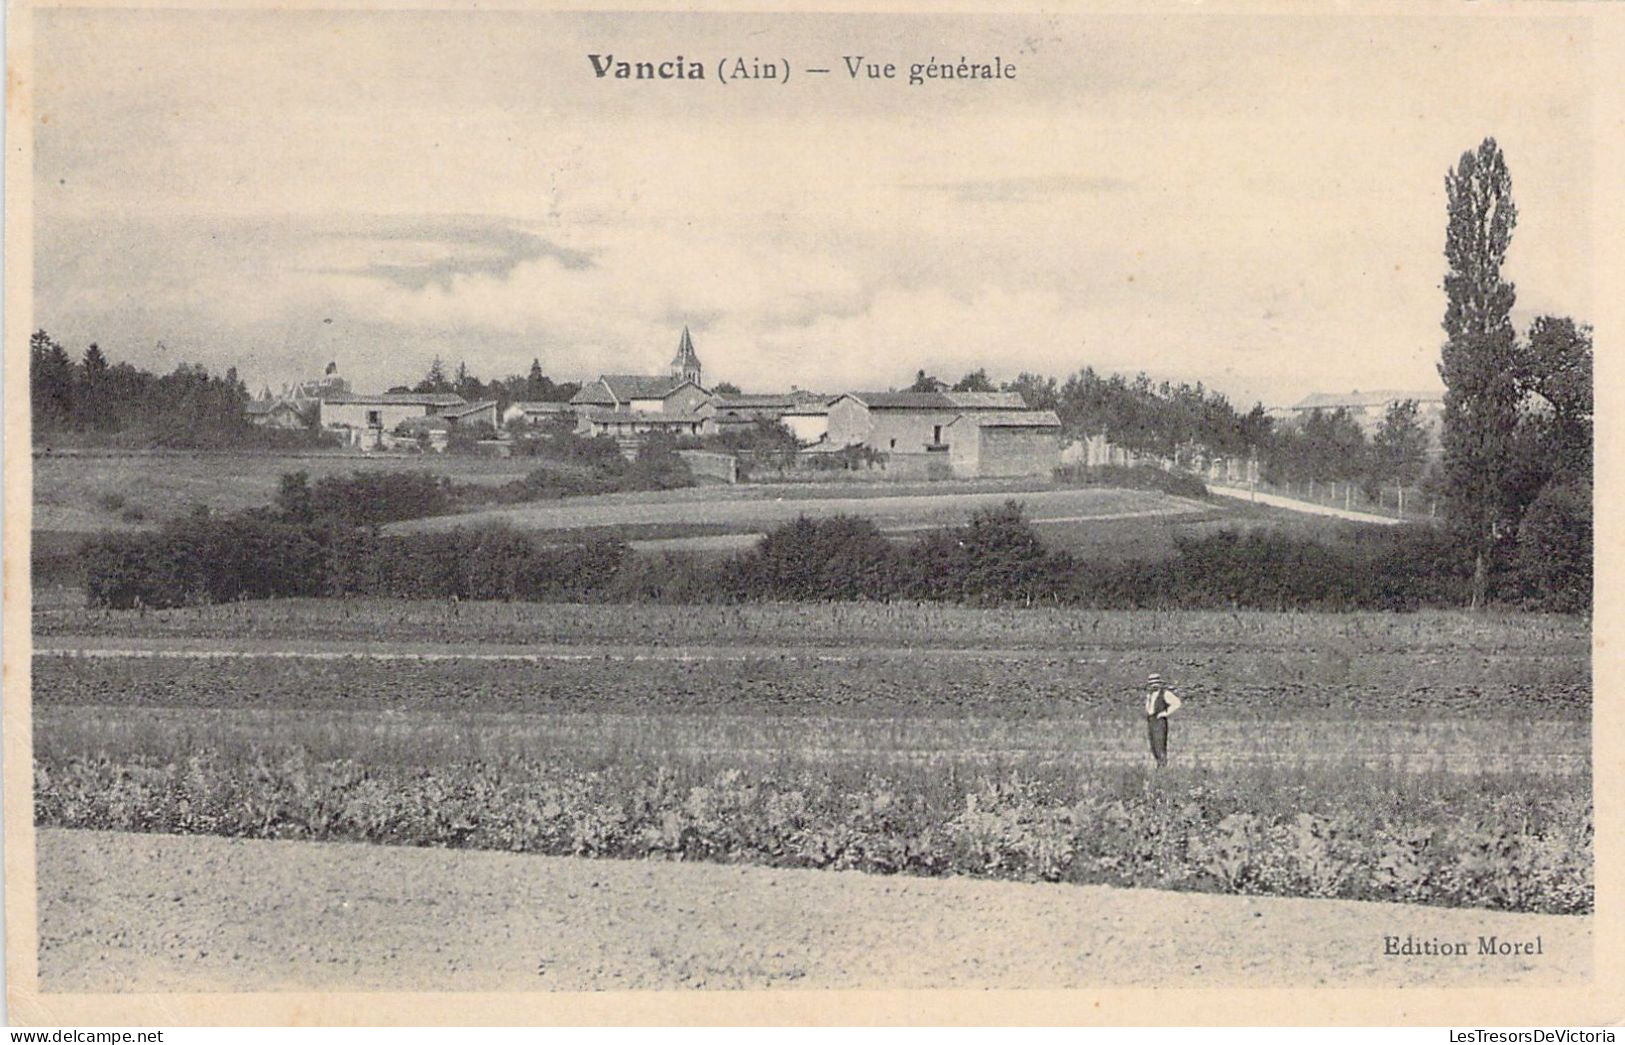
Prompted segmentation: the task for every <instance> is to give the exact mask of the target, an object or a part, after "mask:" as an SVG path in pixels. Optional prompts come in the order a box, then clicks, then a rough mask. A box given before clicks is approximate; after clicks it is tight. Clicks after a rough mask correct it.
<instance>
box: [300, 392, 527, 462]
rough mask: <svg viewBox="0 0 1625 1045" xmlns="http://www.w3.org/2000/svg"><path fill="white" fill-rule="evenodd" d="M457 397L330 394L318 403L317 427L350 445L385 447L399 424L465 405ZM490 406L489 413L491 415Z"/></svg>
mask: <svg viewBox="0 0 1625 1045" xmlns="http://www.w3.org/2000/svg"><path fill="white" fill-rule="evenodd" d="M467 405H468V403H467V402H466V401H465V400H464V399H463V397H462V396H460V395H451V394H449V393H420V392H386V393H384V394H383V395H356V394H354V393H350V392H334V393H330V394H329V395H327V396H324V397H323V398H322V399H321V400H320V406H319V407H318V414H317V427H318V428H320V429H321V430H322V431H324V432H325V431H335V432H340V433H343V434H345V436H346V439H347V441H348V442H349V443H350V444H351V445H352V446H359V447H361V448H363V449H369V450H370V449H373V448H376V447H379V446H383V445H385V444H386V442H387V440H386V439H385V435H386V433H390V432H393V431H395V429H396V428H398V427H399V426H400V424H401V422H403V421H407V420H410V419H412V418H418V417H433V416H435V415H436V414H439V413H440V412H441V411H443V410H447V409H450V408H453V407H459V406H467ZM495 409H496V408H495V404H492V412H493V413H494V412H495Z"/></svg>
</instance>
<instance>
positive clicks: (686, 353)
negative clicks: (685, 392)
mask: <svg viewBox="0 0 1625 1045" xmlns="http://www.w3.org/2000/svg"><path fill="white" fill-rule="evenodd" d="M671 376H672V380H674V381H692V382H694V383H695V384H696V385H697V384H699V383H700V357H699V356H697V355H695V354H694V339H693V338H691V337H689V336H688V327H687V326H684V327H683V337H682V340H680V341H678V342H677V354H676V355H675V356H673V357H672V360H671Z"/></svg>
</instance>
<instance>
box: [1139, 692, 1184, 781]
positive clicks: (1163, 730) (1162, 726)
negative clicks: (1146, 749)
mask: <svg viewBox="0 0 1625 1045" xmlns="http://www.w3.org/2000/svg"><path fill="white" fill-rule="evenodd" d="M1181 703H1183V701H1181V700H1180V699H1179V694H1177V693H1175V692H1174V691H1173V690H1171V689H1169V688H1168V687H1166V686H1164V685H1163V684H1162V676H1161V675H1158V674H1156V673H1155V672H1153V673H1152V674H1151V675H1150V677H1148V678H1147V679H1146V680H1145V726H1146V731H1147V732H1148V733H1149V734H1150V735H1151V757H1152V758H1154V759H1156V760H1157V768H1158V769H1161V768H1162V767H1163V766H1165V765H1167V764H1168V716H1169V715H1172V714H1173V713H1174V712H1175V711H1178V710H1179V705H1180V704H1181Z"/></svg>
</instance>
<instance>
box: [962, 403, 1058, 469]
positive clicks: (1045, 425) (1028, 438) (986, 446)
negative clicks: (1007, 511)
mask: <svg viewBox="0 0 1625 1045" xmlns="http://www.w3.org/2000/svg"><path fill="white" fill-rule="evenodd" d="M945 435H946V439H947V443H948V466H949V468H951V469H952V470H953V474H954V475H956V476H960V477H962V478H1008V477H1010V476H1022V475H1049V474H1051V473H1052V472H1054V471H1055V469H1056V468H1058V467H1059V466H1060V464H1061V419H1060V418H1058V417H1056V416H1055V411H1053V410H1002V411H997V412H987V413H979V414H961V415H959V416H958V417H956V418H954V420H953V421H951V422H949V424H948V426H947V429H946V432H945Z"/></svg>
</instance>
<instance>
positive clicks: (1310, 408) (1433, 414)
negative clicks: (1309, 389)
mask: <svg viewBox="0 0 1625 1045" xmlns="http://www.w3.org/2000/svg"><path fill="white" fill-rule="evenodd" d="M1407 399H1414V400H1416V416H1417V419H1418V420H1420V421H1421V422H1422V424H1423V425H1424V426H1426V427H1429V428H1436V427H1437V426H1438V424H1439V422H1440V420H1441V419H1442V418H1443V417H1444V393H1443V392H1395V391H1383V392H1361V391H1359V390H1358V389H1356V390H1355V391H1353V392H1347V393H1343V392H1338V393H1325V392H1316V393H1315V394H1314V395H1311V396H1306V397H1305V398H1304V399H1302V400H1300V401H1299V402H1296V403H1294V404H1292V405H1291V406H1289V407H1287V408H1286V410H1285V411H1283V413H1285V414H1286V416H1287V417H1288V418H1291V419H1296V420H1303V419H1305V418H1307V417H1308V416H1309V415H1310V414H1312V413H1314V412H1315V411H1316V410H1322V411H1325V412H1326V413H1331V412H1332V411H1334V410H1346V411H1347V412H1348V415H1349V416H1350V417H1351V418H1353V419H1354V420H1355V422H1357V423H1358V424H1359V426H1360V427H1361V428H1363V429H1365V431H1366V432H1367V434H1369V433H1371V432H1373V431H1375V430H1376V428H1377V426H1378V425H1380V424H1382V419H1383V418H1384V417H1386V416H1387V414H1388V408H1389V407H1390V406H1393V405H1394V404H1395V403H1403V402H1404V401H1406V400H1407Z"/></svg>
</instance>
